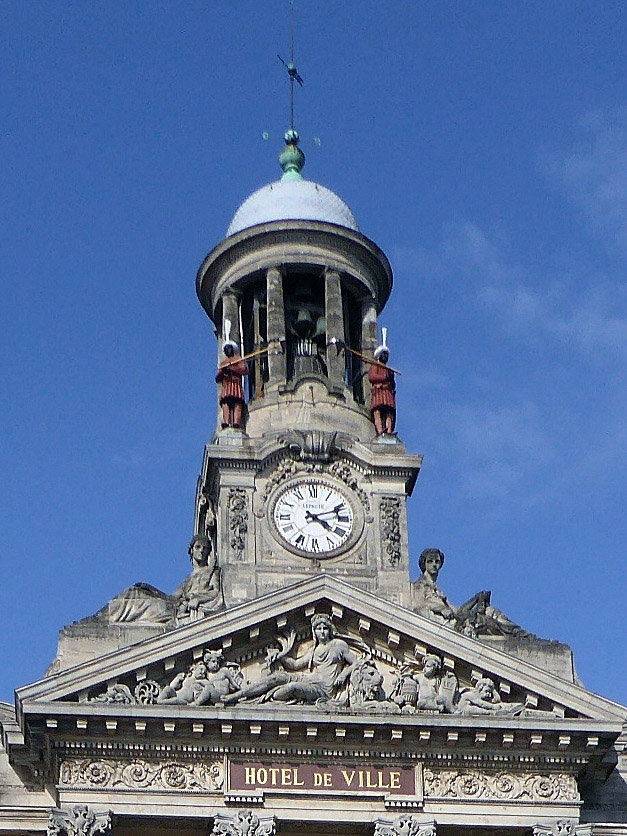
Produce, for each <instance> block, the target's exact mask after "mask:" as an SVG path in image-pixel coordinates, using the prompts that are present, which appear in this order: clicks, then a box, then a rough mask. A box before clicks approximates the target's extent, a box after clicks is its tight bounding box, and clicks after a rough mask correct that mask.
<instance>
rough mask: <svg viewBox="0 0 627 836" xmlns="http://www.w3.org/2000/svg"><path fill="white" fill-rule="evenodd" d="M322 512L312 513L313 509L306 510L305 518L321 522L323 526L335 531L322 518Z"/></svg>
mask: <svg viewBox="0 0 627 836" xmlns="http://www.w3.org/2000/svg"><path fill="white" fill-rule="evenodd" d="M320 517H321V514H312V513H311V511H305V519H306V520H309V521H313V522H317V523H319V524H320V525H321V526H322V527H323V528H326V530H327V531H333V529H332V528H331V526H330V525H329V523H328V522H327V521H326V520H321V519H320Z"/></svg>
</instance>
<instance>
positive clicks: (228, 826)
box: [211, 810, 276, 836]
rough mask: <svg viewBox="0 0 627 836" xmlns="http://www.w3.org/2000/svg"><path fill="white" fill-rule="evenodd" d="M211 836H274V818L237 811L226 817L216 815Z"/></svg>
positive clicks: (251, 812) (224, 814)
mask: <svg viewBox="0 0 627 836" xmlns="http://www.w3.org/2000/svg"><path fill="white" fill-rule="evenodd" d="M211 832H212V836H275V833H276V819H275V818H274V816H263V817H261V818H260V817H259V816H258V815H257V814H256V813H253V811H252V810H237V811H236V812H235V813H232V814H230V815H227V814H226V813H218V814H217V815H216V817H215V819H214V821H213V830H212V831H211Z"/></svg>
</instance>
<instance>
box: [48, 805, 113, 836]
mask: <svg viewBox="0 0 627 836" xmlns="http://www.w3.org/2000/svg"><path fill="white" fill-rule="evenodd" d="M110 831H111V813H110V812H109V811H107V812H105V813H95V812H94V811H93V810H92V809H91V807H88V806H87V805H86V804H77V805H76V806H75V807H72V809H71V810H70V811H66V810H59V809H57V808H55V809H53V810H51V811H50V818H49V819H48V830H47V836H95V834H96V833H109V832H110Z"/></svg>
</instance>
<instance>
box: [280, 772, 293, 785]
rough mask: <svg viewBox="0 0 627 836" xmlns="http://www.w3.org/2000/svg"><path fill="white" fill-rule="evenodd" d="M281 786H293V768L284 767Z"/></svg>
mask: <svg viewBox="0 0 627 836" xmlns="http://www.w3.org/2000/svg"><path fill="white" fill-rule="evenodd" d="M281 786H282V787H291V786H292V770H291V769H282V770H281Z"/></svg>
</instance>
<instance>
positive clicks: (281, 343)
mask: <svg viewBox="0 0 627 836" xmlns="http://www.w3.org/2000/svg"><path fill="white" fill-rule="evenodd" d="M266 290H267V293H266V299H267V305H268V327H267V334H268V345H269V351H268V378H269V380H268V382H269V385H270V386H276V385H277V384H279V383H285V376H286V367H285V353H284V347H285V302H284V300H283V276H282V275H281V272H280V270H278V269H277V268H276V267H270V269H269V270H268V272H267V273H266Z"/></svg>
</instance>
